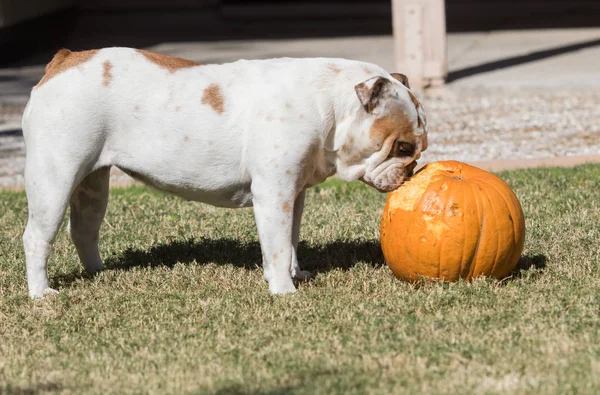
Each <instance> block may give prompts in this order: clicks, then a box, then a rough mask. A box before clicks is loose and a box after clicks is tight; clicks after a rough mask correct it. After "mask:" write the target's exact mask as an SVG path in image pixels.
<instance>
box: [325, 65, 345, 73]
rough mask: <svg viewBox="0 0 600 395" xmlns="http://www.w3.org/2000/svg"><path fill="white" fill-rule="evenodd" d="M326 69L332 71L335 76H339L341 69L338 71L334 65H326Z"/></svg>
mask: <svg viewBox="0 0 600 395" xmlns="http://www.w3.org/2000/svg"><path fill="white" fill-rule="evenodd" d="M327 68H328V69H329V70H331V71H333V72H334V73H335V74H339V73H341V72H342V69H340V68H339V67H338V66H337V65H336V64H334V63H327Z"/></svg>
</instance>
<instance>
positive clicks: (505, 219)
mask: <svg viewBox="0 0 600 395" xmlns="http://www.w3.org/2000/svg"><path fill="white" fill-rule="evenodd" d="M380 230H381V233H380V241H381V247H382V250H383V255H384V257H385V259H386V262H387V264H388V266H389V267H390V268H391V269H392V272H393V273H394V274H395V275H396V276H397V277H399V278H401V279H404V280H408V281H414V280H416V279H418V278H419V277H420V276H423V277H430V278H437V279H442V280H446V281H455V280H458V279H459V278H464V279H467V280H470V279H473V278H475V277H478V276H486V277H495V278H503V277H505V276H507V275H509V274H510V272H511V271H512V270H513V269H514V267H515V266H516V264H517V262H518V261H519V258H520V256H521V252H522V251H523V243H524V240H525V221H524V219H523V210H522V208H521V204H520V203H519V200H518V199H517V197H516V196H515V194H514V192H513V191H512V190H511V189H510V187H509V186H508V185H507V184H506V183H505V182H504V181H502V180H501V179H500V178H498V177H497V176H495V175H493V174H491V173H489V172H487V171H485V170H482V169H479V168H477V167H473V166H470V165H467V164H466V163H462V162H457V161H440V162H434V163H430V164H428V165H426V166H424V167H423V168H422V169H420V170H419V171H418V172H417V173H416V174H415V175H414V176H413V177H412V178H411V179H410V180H409V181H407V182H405V183H404V184H403V185H402V186H400V187H399V188H398V189H396V190H394V191H392V192H391V193H390V194H389V195H388V199H387V202H386V204H385V208H384V211H383V216H382V218H381V229H380Z"/></svg>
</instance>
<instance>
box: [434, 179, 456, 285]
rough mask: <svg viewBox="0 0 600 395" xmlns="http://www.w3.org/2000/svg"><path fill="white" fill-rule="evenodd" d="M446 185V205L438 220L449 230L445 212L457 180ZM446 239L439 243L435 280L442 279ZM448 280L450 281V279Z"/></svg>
mask: <svg viewBox="0 0 600 395" xmlns="http://www.w3.org/2000/svg"><path fill="white" fill-rule="evenodd" d="M446 184H447V185H448V188H447V189H446V191H445V192H446V196H445V197H446V204H445V205H444V208H443V210H444V212H443V215H440V220H441V221H442V222H443V223H444V224H445V225H446V227H447V228H448V229H450V226H449V225H448V223H447V222H446V219H447V217H448V216H447V212H448V207H449V206H451V203H453V199H452V198H453V196H454V194H455V191H456V189H457V188H456V187H457V184H458V182H457V180H454V179H452V180H450V181H447V182H446ZM442 185H443V184H442ZM448 239H449V237H445V238H443V239H442V240H441V242H440V262H439V264H438V275H437V278H442V277H441V274H442V273H441V272H442V262H446V261H447V259H443V255H442V254H443V253H444V245H445V244H446V243H447V242H448ZM444 280H448V279H444ZM450 280H452V278H451V279H450Z"/></svg>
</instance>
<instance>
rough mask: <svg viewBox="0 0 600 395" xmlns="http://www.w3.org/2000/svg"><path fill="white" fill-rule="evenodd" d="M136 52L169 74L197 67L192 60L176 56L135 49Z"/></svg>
mask: <svg viewBox="0 0 600 395" xmlns="http://www.w3.org/2000/svg"><path fill="white" fill-rule="evenodd" d="M136 51H137V52H138V53H140V54H142V55H144V57H145V58H146V59H148V60H149V61H150V62H152V63H154V64H156V65H158V66H160V67H162V68H164V69H167V70H168V71H169V73H174V72H176V71H177V70H180V69H184V68H187V67H194V66H199V64H198V63H196V62H194V61H192V60H188V59H183V58H178V57H176V56H169V55H165V54H162V53H157V52H151V51H146V50H145V49H136Z"/></svg>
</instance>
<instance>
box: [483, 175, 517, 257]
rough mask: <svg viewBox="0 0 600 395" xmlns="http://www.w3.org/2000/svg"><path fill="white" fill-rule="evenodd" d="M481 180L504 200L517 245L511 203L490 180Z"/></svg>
mask: <svg viewBox="0 0 600 395" xmlns="http://www.w3.org/2000/svg"><path fill="white" fill-rule="evenodd" d="M481 181H483V182H485V183H486V184H487V185H489V186H490V187H491V188H492V189H493V190H495V191H496V192H497V193H498V195H500V197H501V198H502V201H503V202H504V204H506V208H507V209H508V212H509V213H510V216H511V218H510V222H511V223H512V225H513V239H514V241H515V246H517V245H518V244H519V242H518V240H517V233H518V232H517V229H516V223H515V220H514V218H515V216H514V214H515V213H514V212H513V210H512V205H511V204H509V202H508V201H507V200H506V199H505V198H504V194H502V193H501V192H500V191H499V190H498V188H496V186H495V185H494V184H493V183H491V182H490V181H488V180H483V179H482V180H481ZM506 186H507V187H509V186H508V184H506ZM509 188H510V187H509ZM511 192H512V191H511Z"/></svg>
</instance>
